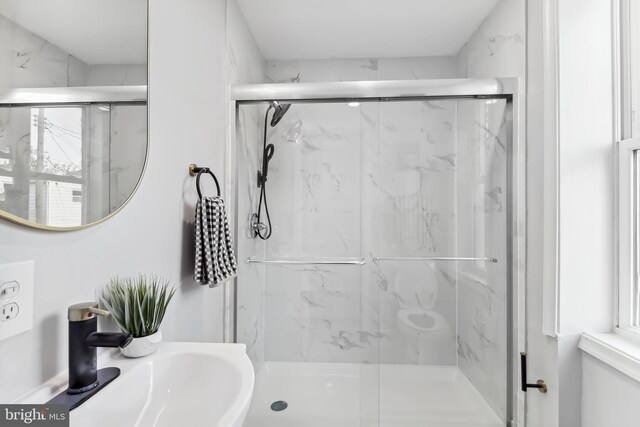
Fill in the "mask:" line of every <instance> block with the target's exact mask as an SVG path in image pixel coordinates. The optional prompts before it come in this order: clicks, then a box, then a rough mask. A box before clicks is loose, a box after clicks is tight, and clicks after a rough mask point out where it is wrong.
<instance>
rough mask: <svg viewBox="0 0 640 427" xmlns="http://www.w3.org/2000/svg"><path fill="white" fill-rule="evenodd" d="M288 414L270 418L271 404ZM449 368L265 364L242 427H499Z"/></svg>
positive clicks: (463, 379)
mask: <svg viewBox="0 0 640 427" xmlns="http://www.w3.org/2000/svg"><path fill="white" fill-rule="evenodd" d="M277 401H286V402H287V408H286V409H285V410H282V411H273V410H272V409H271V405H272V404H273V402H277ZM504 425H505V423H504V422H503V421H501V420H500V418H499V417H498V416H497V415H496V414H495V412H494V411H493V410H492V409H491V407H490V406H489V405H488V404H487V403H486V402H485V401H484V399H483V398H482V396H481V395H480V393H478V391H477V390H476V389H475V388H474V387H473V385H471V383H470V382H469V380H468V379H467V377H466V376H465V375H464V374H463V373H462V372H461V371H460V370H459V369H458V368H457V367H455V366H422V365H372V364H352V363H300V362H265V363H263V364H262V365H261V367H260V368H259V370H258V372H257V374H256V385H255V391H254V395H253V399H252V404H251V408H250V410H249V414H248V416H247V420H246V422H245V424H244V426H245V427H326V426H331V427H374V426H376V427H378V426H380V427H418V426H420V427H424V426H428V427H504Z"/></svg>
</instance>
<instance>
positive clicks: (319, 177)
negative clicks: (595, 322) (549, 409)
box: [228, 79, 523, 427]
mask: <svg viewBox="0 0 640 427" xmlns="http://www.w3.org/2000/svg"><path fill="white" fill-rule="evenodd" d="M516 87H517V82H516V81H515V80H510V79H502V80H495V79H486V80H466V79H465V80H431V81H406V82H400V81H390V82H350V83H349V82H346V83H313V84H271V85H251V86H236V87H234V88H233V89H232V98H233V101H232V105H231V113H232V116H233V117H235V120H234V121H232V122H233V123H235V128H234V129H233V135H234V137H233V138H232V141H231V145H230V153H231V154H230V156H229V159H228V161H229V164H228V166H229V167H230V168H231V169H230V170H232V171H234V172H235V177H233V179H230V180H229V182H228V184H229V189H228V191H229V194H228V196H230V197H232V198H234V199H235V204H234V209H233V210H234V214H233V215H234V223H235V224H234V225H235V226H236V240H237V245H238V251H237V254H238V258H239V264H240V268H239V274H238V278H237V280H236V283H235V292H234V294H233V295H232V298H230V300H229V301H228V302H229V304H228V306H229V307H231V310H230V313H229V317H230V318H231V319H232V325H231V326H233V327H232V328H231V327H230V328H229V333H230V335H231V338H230V339H231V340H235V341H237V342H241V343H245V344H246V345H247V352H248V354H249V356H250V357H251V360H252V361H253V364H254V366H255V369H256V387H255V393H254V397H253V402H252V407H251V410H250V413H249V416H248V418H247V422H246V424H245V425H246V426H248V427H254V426H255V427H257V426H274V427H275V426H296V427H298V426H305V427H314V426H327V425H331V426H334V427H341V426H344V427H347V426H348V427H353V426H363V427H365V426H433V427H443V426H461V427H462V426H487V427H489V426H490V427H498V426H505V425H508V423H509V421H510V420H513V419H515V418H516V417H517V416H518V413H519V408H518V401H517V399H516V392H515V387H514V372H515V365H514V363H513V361H514V360H515V355H516V354H517V352H518V351H519V350H521V347H522V345H521V344H520V343H519V342H518V341H519V340H518V336H520V335H519V333H518V332H519V329H520V328H522V327H523V325H522V324H521V322H518V316H517V314H518V312H519V308H518V303H517V301H521V299H519V294H521V292H518V288H519V287H520V286H521V280H520V278H521V277H522V271H521V270H520V268H519V266H520V265H522V262H519V260H520V261H522V260H521V259H520V258H521V253H520V251H519V250H518V249H519V248H520V247H522V237H521V236H519V234H518V233H517V232H516V230H517V227H516V224H517V223H518V219H519V218H521V214H520V212H521V211H522V206H521V205H520V204H519V203H518V198H517V194H518V192H519V191H520V189H519V187H520V186H522V181H521V180H519V179H518V177H519V173H521V172H520V169H519V168H518V164H519V162H521V160H520V159H521V156H522V151H521V150H520V149H518V144H517V143H516V140H517V139H516V138H515V137H514V136H515V135H516V134H517V132H515V131H514V129H516V126H514V117H517V114H514V112H515V111H517V94H516V90H515V88H516ZM271 101H277V102H280V103H291V104H292V105H291V107H290V109H289V110H288V112H286V114H285V115H284V116H282V117H281V118H280V122H279V123H278V124H277V125H276V126H275V127H267V126H266V125H265V122H264V120H266V118H265V111H266V109H267V108H268V105H269V102H271ZM274 105H275V104H274ZM265 129H266V132H267V134H266V142H265V143H264V144H263V138H264V136H265V135H264V131H265ZM266 144H273V148H272V149H271V151H270V152H269V154H270V157H271V158H270V159H269V161H268V163H269V164H268V171H269V174H268V179H267V180H266V181H261V182H260V187H259V186H258V184H259V182H258V181H259V180H261V178H260V177H261V176H262V175H261V174H260V173H258V172H259V171H260V172H264V170H261V169H264V167H263V154H264V155H266V154H267V153H266V151H265V150H263V146H266ZM263 191H264V192H265V193H266V197H267V199H268V208H269V213H270V220H271V229H270V234H271V235H270V237H269V238H268V239H262V238H255V235H256V233H255V227H256V224H255V217H256V216H255V215H254V214H255V213H256V212H257V211H258V203H259V202H260V199H261V192H263ZM520 297H521V295H520Z"/></svg>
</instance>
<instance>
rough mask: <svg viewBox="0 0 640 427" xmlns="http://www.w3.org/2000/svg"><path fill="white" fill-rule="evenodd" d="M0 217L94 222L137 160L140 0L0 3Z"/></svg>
mask: <svg viewBox="0 0 640 427" xmlns="http://www.w3.org/2000/svg"><path fill="white" fill-rule="evenodd" d="M0 35H1V36H0V216H1V217H5V218H7V219H10V220H13V221H17V222H20V223H23V224H25V225H31V226H35V227H40V228H56V229H58V228H60V229H65V228H77V227H82V226H84V225H88V224H92V223H96V222H99V221H101V220H102V219H104V218H106V217H108V216H109V215H111V214H113V213H114V212H116V211H118V210H119V209H120V208H121V207H122V206H123V205H124V204H125V203H126V202H127V200H128V199H129V198H130V197H131V196H132V194H133V192H134V191H135V189H136V187H137V185H138V182H139V180H140V179H141V176H142V172H143V169H144V165H145V160H146V153H147V89H146V84H147V4H146V0H126V1H117V0H116V1H108V2H105V1H101V0H55V1H53V0H46V1H45V0H0Z"/></svg>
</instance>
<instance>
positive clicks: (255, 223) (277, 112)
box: [251, 101, 291, 240]
mask: <svg viewBox="0 0 640 427" xmlns="http://www.w3.org/2000/svg"><path fill="white" fill-rule="evenodd" d="M290 107H291V104H280V103H279V102H278V101H271V102H270V105H269V108H267V111H266V113H265V115H264V135H263V141H262V170H259V171H258V187H259V188H260V201H259V202H258V213H256V214H253V215H252V216H251V222H252V224H251V228H252V230H253V237H254V238H255V237H259V238H261V239H262V240H267V239H268V238H269V237H271V231H272V229H271V216H270V215H269V206H268V204H267V175H268V173H269V162H270V161H271V158H272V157H273V154H274V152H275V151H276V147H275V146H274V145H273V144H267V121H268V118H269V111H271V110H272V109H273V110H274V112H273V116H272V117H271V127H275V126H276V125H277V124H278V123H279V122H280V120H281V119H282V117H283V116H284V115H285V114H286V112H287V111H288V110H289V108H290ZM263 204H264V213H265V215H266V217H267V223H266V224H264V223H263V222H262V221H261V218H262V205H263Z"/></svg>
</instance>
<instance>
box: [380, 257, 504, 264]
mask: <svg viewBox="0 0 640 427" xmlns="http://www.w3.org/2000/svg"><path fill="white" fill-rule="evenodd" d="M378 261H486V262H493V263H496V262H498V260H497V258H488V257H480V258H474V257H447V256H417V257H405V256H398V257H395V256H376V257H373V262H378Z"/></svg>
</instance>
